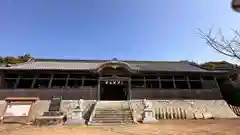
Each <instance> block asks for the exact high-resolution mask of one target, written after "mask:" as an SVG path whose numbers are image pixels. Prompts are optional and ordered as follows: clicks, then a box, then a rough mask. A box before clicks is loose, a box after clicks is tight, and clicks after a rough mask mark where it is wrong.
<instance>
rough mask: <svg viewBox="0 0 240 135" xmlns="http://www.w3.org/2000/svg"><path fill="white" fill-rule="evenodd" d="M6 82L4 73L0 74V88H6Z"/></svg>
mask: <svg viewBox="0 0 240 135" xmlns="http://www.w3.org/2000/svg"><path fill="white" fill-rule="evenodd" d="M6 87H7V85H6V82H5V81H4V73H3V72H0V88H6Z"/></svg>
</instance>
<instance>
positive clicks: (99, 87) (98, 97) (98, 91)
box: [97, 76, 101, 100]
mask: <svg viewBox="0 0 240 135" xmlns="http://www.w3.org/2000/svg"><path fill="white" fill-rule="evenodd" d="M100 99H101V80H100V76H99V77H98V86H97V100H100Z"/></svg>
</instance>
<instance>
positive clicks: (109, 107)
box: [89, 101, 134, 125]
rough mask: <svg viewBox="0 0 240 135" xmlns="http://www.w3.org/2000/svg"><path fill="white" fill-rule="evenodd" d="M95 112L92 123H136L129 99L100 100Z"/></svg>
mask: <svg viewBox="0 0 240 135" xmlns="http://www.w3.org/2000/svg"><path fill="white" fill-rule="evenodd" d="M93 113H94V114H93V116H92V118H91V119H90V122H89V124H90V125H102V124H132V123H134V122H133V116H132V112H131V109H130V105H129V103H128V101H100V102H98V103H97V104H96V106H95V109H94V112H93Z"/></svg>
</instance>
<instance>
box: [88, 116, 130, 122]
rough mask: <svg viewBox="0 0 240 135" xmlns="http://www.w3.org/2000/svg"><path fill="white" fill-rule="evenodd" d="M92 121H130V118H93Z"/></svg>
mask: <svg viewBox="0 0 240 135" xmlns="http://www.w3.org/2000/svg"><path fill="white" fill-rule="evenodd" d="M93 120H94V121H132V118H121V117H120V118H119V117H118V118H114V119H113V118H93Z"/></svg>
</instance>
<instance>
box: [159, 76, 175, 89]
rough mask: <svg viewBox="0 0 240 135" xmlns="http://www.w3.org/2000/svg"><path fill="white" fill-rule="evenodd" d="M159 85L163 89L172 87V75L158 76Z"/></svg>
mask: <svg viewBox="0 0 240 135" xmlns="http://www.w3.org/2000/svg"><path fill="white" fill-rule="evenodd" d="M160 79H161V86H162V88H163V89H173V88H174V84H173V76H166V75H165V76H160Z"/></svg>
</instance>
